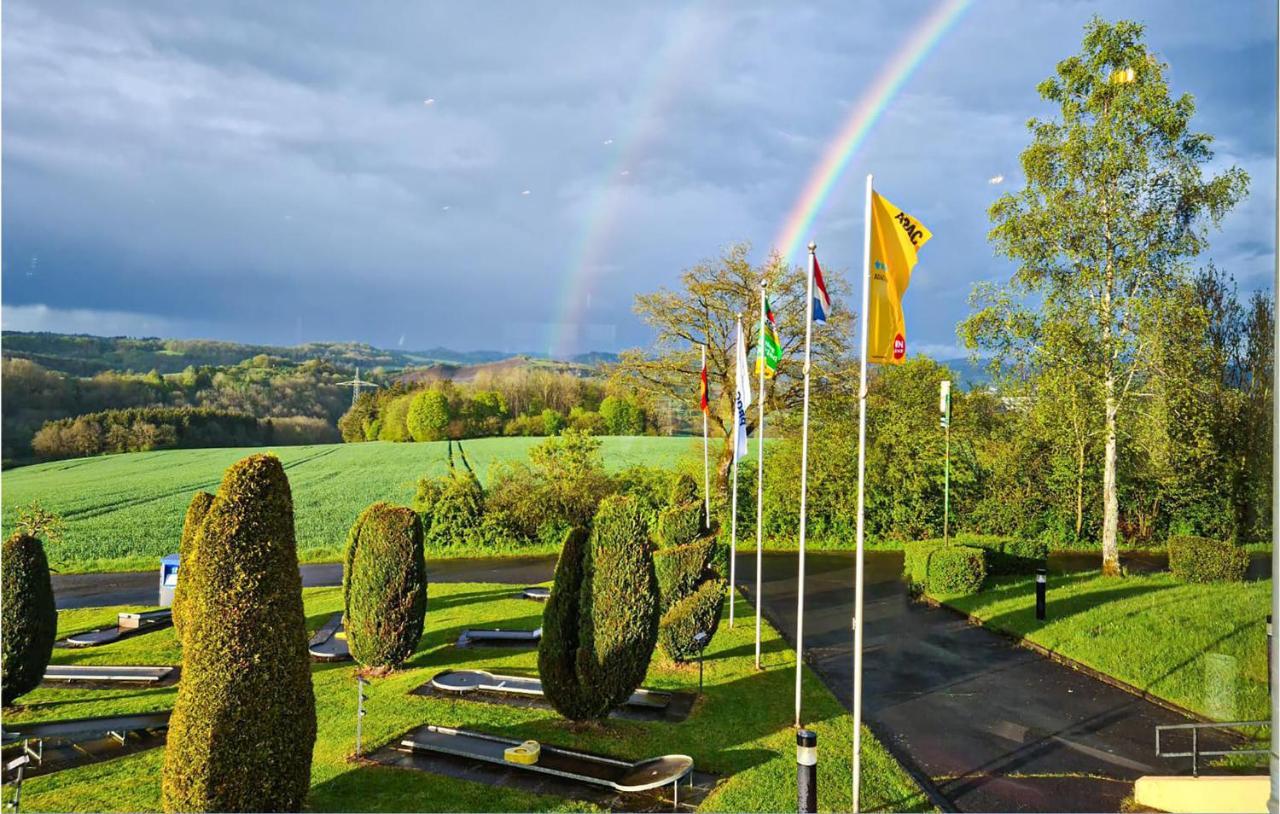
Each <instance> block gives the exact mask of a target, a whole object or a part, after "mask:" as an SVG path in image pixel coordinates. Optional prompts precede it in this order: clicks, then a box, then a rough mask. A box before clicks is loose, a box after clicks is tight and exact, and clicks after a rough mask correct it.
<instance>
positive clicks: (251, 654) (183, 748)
mask: <svg viewBox="0 0 1280 814" xmlns="http://www.w3.org/2000/svg"><path fill="white" fill-rule="evenodd" d="M182 568H183V569H186V570H188V575H187V576H188V580H187V587H188V588H190V589H191V590H189V591H188V592H187V597H186V599H185V600H184V601H185V602H186V609H185V613H186V617H187V618H186V631H185V633H186V641H185V642H184V647H183V652H182V682H181V683H180V684H179V685H178V697H177V700H176V702H175V704H174V708H173V715H172V717H171V718H170V721H169V737H168V745H167V746H166V748H165V754H164V772H163V782H162V784H161V790H162V791H161V795H162V804H163V807H164V810H165V811H169V812H174V811H183V812H186V811H298V810H299V809H301V808H302V805H303V803H304V802H305V800H306V796H307V789H308V787H309V786H310V783H311V751H312V748H313V746H314V745H315V739H316V706H315V695H314V693H313V691H312V688H311V664H310V659H309V657H308V654H307V629H306V617H305V616H304V614H303V609H302V580H301V577H300V575H299V573H298V555H297V545H296V541H295V538H294V525H293V497H292V495H291V494H290V491H289V480H288V478H287V477H286V476H285V472H284V467H283V466H281V465H280V461H279V459H277V458H276V457H275V456H273V455H251V456H249V457H247V458H244V459H242V460H240V461H238V462H237V463H235V464H233V465H232V466H231V467H230V468H228V469H227V471H226V474H225V475H224V476H223V479H222V484H221V486H219V487H218V493H217V495H216V496H215V497H214V499H213V503H212V504H211V505H210V506H209V510H208V512H206V513H205V516H204V520H202V521H201V523H200V528H199V530H198V531H197V532H196V539H195V543H194V556H193V557H192V560H191V561H190V562H187V563H184V564H183V565H182Z"/></svg>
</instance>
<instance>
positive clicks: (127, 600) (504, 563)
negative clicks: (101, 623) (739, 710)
mask: <svg viewBox="0 0 1280 814" xmlns="http://www.w3.org/2000/svg"><path fill="white" fill-rule="evenodd" d="M555 564H556V558H555V557H554V556H547V557H504V558H501V559H470V558H468V559H462V558H457V559H442V560H428V561H427V579H428V581H429V582H498V583H504V584H508V585H537V584H538V583H540V582H546V581H548V580H550V579H551V573H552V571H553V570H554V569H555ZM298 571H299V572H300V573H301V574H302V587H304V588H318V587H327V586H332V585H341V584H342V564H341V563H313V564H307V565H302V566H299V568H298ZM53 594H54V598H55V601H56V603H57V606H58V610H68V609H71V608H91V607H99V606H103V605H155V604H156V603H157V602H159V601H160V569H159V567H158V566H157V568H156V570H155V571H127V572H118V573H110V574H54V575H53Z"/></svg>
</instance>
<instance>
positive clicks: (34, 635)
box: [0, 532, 58, 707]
mask: <svg viewBox="0 0 1280 814" xmlns="http://www.w3.org/2000/svg"><path fill="white" fill-rule="evenodd" d="M0 603H2V605H3V607H2V608H0V624H3V626H4V636H3V638H0V659H2V661H3V663H2V664H0V703H3V704H4V706H6V707H7V706H9V705H11V704H12V703H13V702H14V701H16V700H17V699H18V698H19V697H21V696H23V695H25V694H26V693H28V692H30V691H31V690H34V689H35V688H36V687H38V686H39V685H40V681H41V680H42V679H43V678H44V671H45V668H46V667H48V666H49V657H50V656H51V655H52V654H53V640H54V637H55V636H56V635H57V632H58V611H57V608H56V607H55V606H54V601H53V585H52V582H51V581H50V579H49V560H48V559H47V558H46V557H45V553H44V545H43V544H42V543H41V542H40V541H39V540H38V539H36V538H35V537H32V536H31V535H29V534H24V533H22V532H18V533H16V534H14V535H13V536H11V537H9V539H7V540H5V542H4V549H3V551H0Z"/></svg>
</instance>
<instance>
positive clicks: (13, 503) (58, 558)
mask: <svg viewBox="0 0 1280 814" xmlns="http://www.w3.org/2000/svg"><path fill="white" fill-rule="evenodd" d="M542 440H543V439H541V438H477V439H474V440H471V441H466V442H465V448H466V452H467V459H468V460H469V461H470V462H471V465H472V467H473V468H474V469H475V471H476V474H477V475H479V477H480V479H481V480H482V481H484V480H486V479H487V478H488V475H489V471H490V469H491V467H492V466H493V464H494V463H495V462H497V461H504V460H513V459H514V460H520V461H524V460H527V459H528V451H529V448H530V447H532V446H533V445H535V444H537V443H540V442H541V441H542ZM601 442H602V447H601V452H602V455H603V458H604V463H605V467H606V468H607V469H609V470H610V471H617V470H619V469H624V468H626V467H628V466H632V465H635V464H643V465H647V466H656V467H667V468H669V467H672V466H674V465H675V463H676V461H678V460H679V458H680V457H681V456H682V455H693V454H694V453H695V452H696V454H697V455H699V456H701V454H702V445H701V439H691V438H654V437H605V438H602V439H601ZM263 451H271V452H274V453H275V454H276V455H278V456H279V457H280V460H281V461H282V462H283V463H284V466H285V469H286V470H287V472H288V474H289V484H290V486H291V487H292V489H293V501H294V517H295V521H296V523H297V535H298V553H299V558H300V559H302V560H305V561H323V560H337V559H339V558H340V552H341V548H342V546H343V544H344V543H345V541H346V535H347V531H348V529H350V527H351V524H352V523H353V522H355V519H356V516H357V515H358V514H359V513H360V511H361V510H362V509H364V508H365V507H366V506H368V505H369V504H370V503H373V502H375V501H378V500H387V501H391V502H393V503H399V504H405V505H407V504H408V503H409V502H410V501H412V499H413V495H414V489H415V484H416V483H417V480H418V478H420V477H422V476H424V475H441V474H444V472H446V471H447V453H446V444H445V442H435V443H421V444H393V443H388V442H373V443H366V444H322V445H315V446H300V447H276V448H262V449H253V448H235V449H181V450H179V449H175V450H162V451H159V452H139V453H130V454H124V455H106V456H101V457H96V458H80V459H75V460H69V461H54V462H50V463H45V464H36V465H33V466H25V467H20V468H18V469H12V470H9V471H7V472H4V473H3V474H0V484H2V486H3V488H2V490H0V491H2V492H3V508H4V514H3V517H4V533H5V534H8V533H9V531H10V530H11V529H12V524H13V521H14V515H15V511H16V510H17V509H18V508H20V507H22V506H26V505H28V504H29V503H31V502H32V501H39V503H40V505H41V506H43V507H44V508H45V509H48V510H50V511H53V512H56V513H57V514H59V515H61V516H62V518H63V519H64V521H65V525H64V530H63V531H64V538H65V539H64V541H63V542H62V544H60V545H57V546H51V547H50V548H49V557H50V559H51V560H52V562H53V564H54V567H55V568H57V569H58V570H59V571H62V572H64V573H67V572H93V571H127V570H149V569H152V568H156V567H158V563H157V558H159V557H161V556H163V555H165V554H170V553H173V552H175V551H177V550H178V538H179V535H180V534H181V532H182V519H183V517H184V515H185V514H186V510H187V503H188V502H189V501H190V500H191V495H192V494H193V493H194V492H196V491H197V490H200V489H204V490H207V491H210V492H213V491H216V490H217V488H218V483H219V482H220V481H221V480H222V473H223V471H224V470H226V468H227V467H228V466H230V465H231V464H232V463H234V462H236V461H237V460H239V459H241V458H243V457H245V456H246V455H251V454H253V453H255V452H263ZM520 550H521V551H524V552H527V553H554V552H552V551H539V550H537V549H530V548H523V549H520ZM454 553H459V554H476V553H477V552H474V551H471V552H454ZM484 553H487V554H489V555H492V554H495V553H504V552H502V551H500V550H488V551H486V552H484Z"/></svg>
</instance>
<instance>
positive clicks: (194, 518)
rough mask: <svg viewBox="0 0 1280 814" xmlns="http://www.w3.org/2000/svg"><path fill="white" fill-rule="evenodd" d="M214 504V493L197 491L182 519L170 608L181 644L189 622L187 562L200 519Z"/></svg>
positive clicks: (174, 630)
mask: <svg viewBox="0 0 1280 814" xmlns="http://www.w3.org/2000/svg"><path fill="white" fill-rule="evenodd" d="M212 504H213V495H211V494H209V493H208V492H196V493H195V495H193V496H192V497H191V503H190V504H189V505H188V506H187V516H186V519H184V520H183V521H182V539H181V540H180V541H179V542H178V584H177V585H175V586H173V606H172V607H171V608H170V610H171V611H172V613H173V632H174V634H175V635H176V636H177V638H178V643H179V644H181V643H182V631H183V630H184V628H185V627H186V624H187V619H186V615H185V614H186V596H185V594H186V590H187V587H186V586H187V582H188V580H187V577H186V576H185V575H186V574H187V573H188V570H187V568H186V564H187V563H189V562H191V560H192V559H193V558H194V556H195V539H196V531H197V530H199V528H200V521H201V520H204V516H205V514H206V513H207V512H208V511H209V506H210V505H212Z"/></svg>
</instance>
